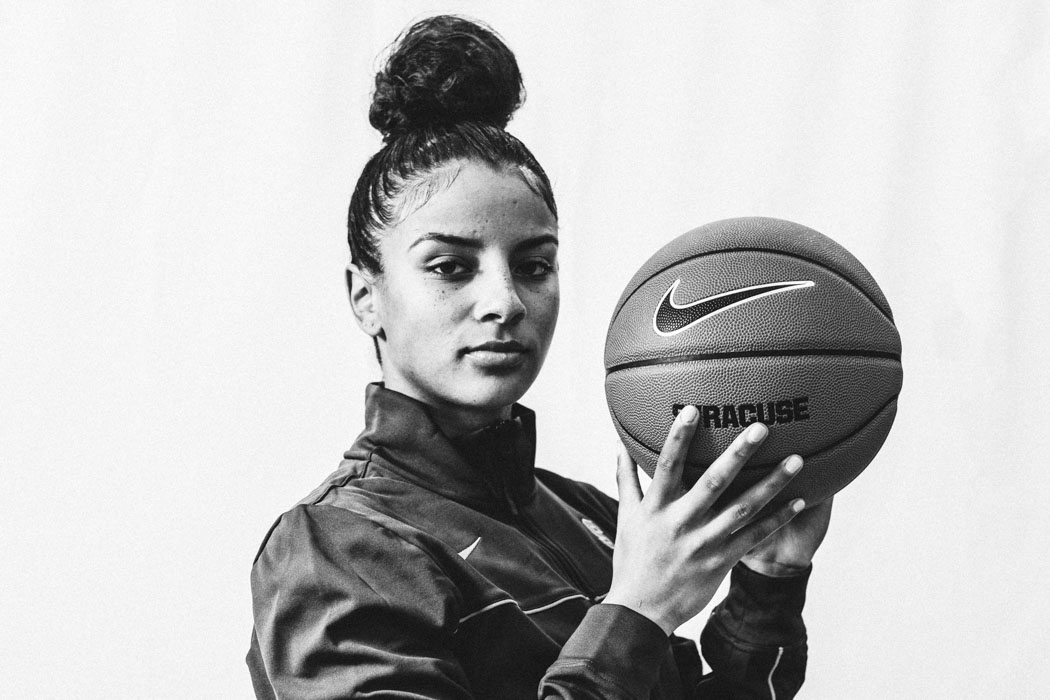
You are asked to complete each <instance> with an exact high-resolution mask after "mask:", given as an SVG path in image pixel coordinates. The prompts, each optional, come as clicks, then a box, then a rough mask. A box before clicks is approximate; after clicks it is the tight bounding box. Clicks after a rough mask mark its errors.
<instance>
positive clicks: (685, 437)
mask: <svg viewBox="0 0 1050 700" xmlns="http://www.w3.org/2000/svg"><path fill="white" fill-rule="evenodd" d="M698 415H699V414H698V413H697V410H696V406H686V407H685V408H683V409H682V410H681V411H679V412H678V416H677V417H676V418H675V420H674V423H672V424H671V432H670V433H669V434H668V436H667V440H665V441H664V447H663V449H662V450H661V451H660V457H659V459H657V460H656V471H654V472H653V483H652V484H650V485H649V489H648V490H647V491H646V494H645V495H646V498H647V499H649V498H650V497H651V499H652V501H654V503H653V505H655V506H660V505H663V504H665V503H668V502H670V501H673V500H674V499H675V498H677V497H678V496H679V495H680V494H681V487H682V470H683V469H684V468H685V457H686V454H687V453H688V452H689V443H690V442H691V441H692V439H693V433H695V432H696V419H697V416H698Z"/></svg>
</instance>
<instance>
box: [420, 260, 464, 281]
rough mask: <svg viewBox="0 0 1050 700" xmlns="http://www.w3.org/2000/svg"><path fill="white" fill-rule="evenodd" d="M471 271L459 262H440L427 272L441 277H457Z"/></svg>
mask: <svg viewBox="0 0 1050 700" xmlns="http://www.w3.org/2000/svg"><path fill="white" fill-rule="evenodd" d="M469 271H470V270H469V269H468V268H467V266H466V265H464V264H463V263H461V262H459V261H458V260H438V261H436V262H434V263H431V264H430V265H428V266H427V272H432V273H434V274H436V275H438V276H439V277H456V276H458V275H462V274H465V273H467V272H469Z"/></svg>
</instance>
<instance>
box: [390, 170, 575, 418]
mask: <svg viewBox="0 0 1050 700" xmlns="http://www.w3.org/2000/svg"><path fill="white" fill-rule="evenodd" d="M454 168H455V169H454V170H453V171H452V173H454V174H455V179H454V180H453V181H452V183H451V184H450V185H448V186H447V187H445V188H442V189H440V190H439V191H438V192H437V193H436V194H434V195H432V196H431V197H430V198H429V199H428V200H427V201H426V203H425V204H423V205H422V206H421V207H419V208H418V209H416V210H415V211H413V212H411V213H410V214H409V215H408V216H407V217H406V218H405V219H404V220H402V221H401V222H400V223H399V224H397V225H396V226H394V227H393V228H391V229H389V230H388V231H387V232H386V233H385V234H383V237H382V238H381V240H380V243H379V250H380V254H381V258H382V265H383V272H382V274H380V275H379V276H378V278H377V279H376V281H375V284H374V285H373V287H374V291H373V295H374V297H375V298H374V300H373V303H374V308H375V312H376V321H377V324H378V327H379V328H377V329H376V330H377V332H378V330H379V329H380V328H381V330H382V332H381V333H379V334H378V337H379V343H380V351H381V354H382V358H383V380H384V382H385V384H386V386H387V387H388V388H391V389H394V390H396V391H400V392H401V393H404V394H407V395H409V396H412V397H413V398H416V399H419V400H421V401H423V402H425V403H427V404H429V405H430V406H433V407H436V408H438V409H439V410H438V411H436V412H435V414H436V415H439V416H441V418H442V419H443V420H442V421H439V422H445V423H446V425H443V426H442V427H444V428H446V429H449V428H451V429H453V430H455V429H460V430H469V429H471V428H473V427H478V426H480V425H485V424H487V423H490V422H492V421H493V420H495V419H497V418H503V417H507V416H508V415H509V409H510V406H511V404H513V403H514V402H515V401H517V400H518V399H519V398H521V396H522V395H523V394H524V393H525V391H526V390H527V389H528V388H529V386H530V385H531V384H532V382H533V380H534V379H535V378H536V375H537V374H538V373H539V371H540V367H541V366H542V365H543V360H544V358H545V357H546V355H547V349H548V347H549V346H550V341H551V336H552V334H553V333H554V326H555V323H556V321H557V318H558V298H559V291H558V271H557V264H558V263H557V252H558V239H557V233H558V227H557V222H556V221H555V219H554V216H553V215H552V214H551V212H550V210H549V209H548V208H547V205H546V204H544V202H543V200H542V199H541V198H540V197H539V196H537V195H536V194H535V193H533V192H532V190H530V189H529V188H528V186H527V185H526V184H525V183H524V182H523V181H522V180H521V178H519V177H517V176H516V175H514V174H511V173H502V172H496V171H494V170H492V169H491V168H489V167H488V166H486V165H483V164H477V163H471V162H466V163H460V164H456V165H455V166H454ZM443 174H444V175H448V174H449V173H448V172H445V173H443Z"/></svg>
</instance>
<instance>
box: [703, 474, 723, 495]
mask: <svg viewBox="0 0 1050 700" xmlns="http://www.w3.org/2000/svg"><path fill="white" fill-rule="evenodd" d="M700 482H701V483H702V484H703V485H704V487H705V488H706V489H707V490H708V491H721V490H722V487H723V486H725V478H723V477H722V476H721V475H720V474H711V473H707V474H704V476H703V478H701V479H700Z"/></svg>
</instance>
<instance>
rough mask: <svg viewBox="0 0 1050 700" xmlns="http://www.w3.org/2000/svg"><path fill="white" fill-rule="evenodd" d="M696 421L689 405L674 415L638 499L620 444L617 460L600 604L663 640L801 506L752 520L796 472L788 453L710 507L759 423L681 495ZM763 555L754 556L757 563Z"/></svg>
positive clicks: (761, 433) (632, 468) (798, 462)
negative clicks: (615, 502)
mask: <svg viewBox="0 0 1050 700" xmlns="http://www.w3.org/2000/svg"><path fill="white" fill-rule="evenodd" d="M696 422H697V411H696V408H695V407H693V406H686V407H685V408H683V409H682V410H681V411H680V412H679V414H678V417H677V418H676V419H675V422H674V424H673V425H672V427H671V433H670V435H668V437H667V441H666V442H665V443H664V447H663V450H662V451H661V453H660V459H659V461H658V462H657V465H656V471H655V473H654V474H653V481H652V483H651V484H650V485H649V488H648V490H647V491H646V493H645V495H644V496H643V495H642V489H641V485H640V483H639V481H638V471H637V466H636V465H635V463H634V461H633V460H632V459H631V457H630V455H629V454H627V451H626V449H625V448H623V447H622V446H621V450H620V455H619V457H618V460H617V472H616V482H617V487H618V490H619V493H620V511H619V517H618V520H617V529H616V548H615V549H614V550H613V580H612V586H611V588H610V590H609V595H608V596H606V598H605V601H604V602H605V603H612V604H617V605H623V606H625V607H628V608H630V609H632V610H634V611H635V612H638V613H640V614H641V615H644V616H645V617H647V618H649V619H650V620H652V621H653V622H655V623H656V624H658V625H659V626H660V627H661V628H662V629H663V630H664V632H666V633H667V634H671V633H672V632H674V630H675V629H677V628H678V627H679V625H681V624H682V623H683V622H685V621H686V620H688V619H690V618H692V617H693V616H695V615H696V614H698V613H699V612H700V611H701V610H702V609H703V608H704V606H705V605H707V603H708V602H709V601H710V600H711V598H712V596H714V594H715V591H716V590H717V588H718V585H719V584H720V583H721V582H722V579H724V578H725V576H726V574H727V573H728V572H729V569H731V568H732V567H733V565H734V564H736V563H737V561H739V560H740V558H741V557H743V556H744V555H745V554H747V553H748V552H749V551H752V550H755V548H756V547H757V546H758V545H759V543H761V542H762V541H763V540H765V539H766V538H767V537H769V536H770V535H772V534H773V533H774V532H776V531H777V530H778V529H779V528H781V527H783V526H784V525H785V524H787V523H788V522H789V521H790V520H791V519H792V518H793V517H795V515H796V514H797V513H798V512H799V511H800V510H802V508H803V507H805V504H804V503H803V502H802V500H801V499H795V500H794V501H792V502H791V503H788V504H786V505H784V506H782V507H781V508H779V509H778V510H776V511H775V512H774V513H772V514H770V515H768V516H765V517H763V518H762V519H761V520H757V521H755V522H751V519H752V518H753V517H754V516H755V514H756V513H758V512H759V511H760V510H762V507H763V506H765V505H766V504H767V503H769V501H770V500H772V498H773V497H774V496H776V494H777V493H779V492H780V490H781V489H782V488H784V486H785V485H787V483H788V482H789V481H790V480H791V478H792V477H793V476H794V475H795V474H797V473H798V470H799V469H800V468H801V467H802V459H801V458H800V457H798V456H797V455H792V456H791V457H788V458H787V459H785V460H784V461H783V462H781V463H780V464H779V465H778V466H777V468H776V469H774V470H773V471H772V472H771V473H770V474H769V475H768V476H767V477H766V478H764V479H763V480H761V481H760V482H758V483H757V484H755V485H754V486H752V487H751V488H750V489H749V490H748V491H747V492H746V493H744V494H743V495H741V496H740V497H739V498H737V499H736V500H735V501H733V502H732V503H730V504H729V505H728V506H726V507H725V508H724V509H721V510H715V509H714V508H713V506H714V503H715V501H717V500H718V497H719V496H720V495H721V494H722V492H723V491H725V489H726V487H727V486H728V485H729V484H730V483H731V482H732V481H733V478H734V477H735V476H736V475H737V473H738V472H739V471H740V469H741V468H742V467H743V466H744V464H745V463H746V462H747V460H748V458H749V457H751V455H752V454H754V452H755V450H756V449H758V446H759V445H760V444H762V441H763V440H764V439H765V437H766V435H767V434H768V432H769V429H768V428H766V426H765V425H763V424H761V423H754V424H752V425H751V426H750V427H748V428H747V430H745V431H744V432H743V433H741V434H740V435H739V436H738V437H737V439H736V440H735V441H734V442H733V444H732V445H730V446H729V448H728V449H727V450H726V451H725V452H724V453H722V455H721V456H720V457H719V458H718V459H716V460H715V461H714V463H712V464H711V466H710V467H709V468H708V469H707V471H705V472H704V473H703V475H702V476H701V477H700V478H699V479H698V480H697V482H696V484H694V485H693V486H692V487H691V488H689V489H688V490H684V489H683V488H682V483H681V482H682V470H683V468H684V465H685V458H686V453H687V451H688V447H689V443H690V441H691V440H692V438H693V433H694V432H695V431H696ZM814 549H815V547H814ZM764 556H765V554H763V551H762V550H755V554H754V557H755V560H756V561H758V560H760V559H762V558H763V557H764ZM773 559H774V560H775V559H776V557H775V556H774V557H773Z"/></svg>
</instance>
